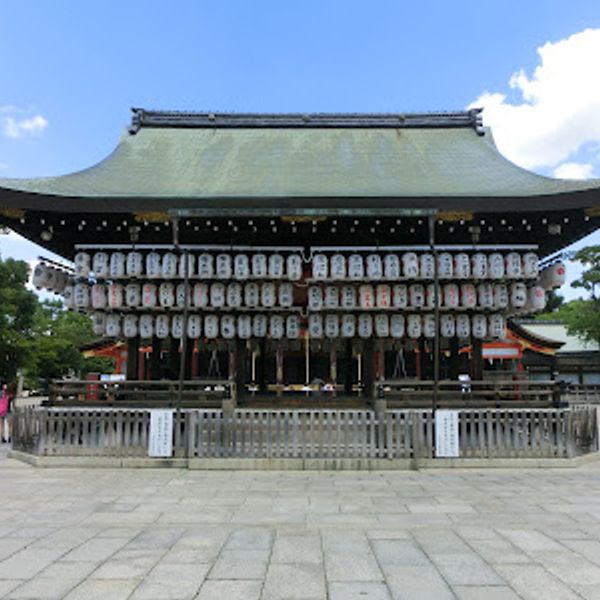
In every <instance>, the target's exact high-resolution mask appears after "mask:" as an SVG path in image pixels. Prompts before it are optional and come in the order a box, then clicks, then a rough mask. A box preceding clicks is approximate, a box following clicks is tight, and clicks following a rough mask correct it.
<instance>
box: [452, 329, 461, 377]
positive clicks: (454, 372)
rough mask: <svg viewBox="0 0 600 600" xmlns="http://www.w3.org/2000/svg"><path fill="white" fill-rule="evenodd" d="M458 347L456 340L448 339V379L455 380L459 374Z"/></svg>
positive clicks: (454, 338) (455, 338)
mask: <svg viewBox="0 0 600 600" xmlns="http://www.w3.org/2000/svg"><path fill="white" fill-rule="evenodd" d="M459 350H460V346H459V343H458V338H457V337H453V338H450V379H453V380H456V379H458V376H459V374H460V354H459Z"/></svg>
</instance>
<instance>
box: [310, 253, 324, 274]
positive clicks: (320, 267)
mask: <svg viewBox="0 0 600 600" xmlns="http://www.w3.org/2000/svg"><path fill="white" fill-rule="evenodd" d="M327 263H328V261H327V256H325V254H315V255H314V256H313V259H312V277H313V279H321V280H323V279H327V275H328V264H327Z"/></svg>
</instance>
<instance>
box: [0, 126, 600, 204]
mask: <svg viewBox="0 0 600 600" xmlns="http://www.w3.org/2000/svg"><path fill="white" fill-rule="evenodd" d="M335 123H338V122H337V121H336V122H335ZM342 124H343V121H342ZM482 133H483V135H481V134H480V133H478V131H477V130H476V129H475V128H473V127H466V126H453V125H452V124H450V125H446V126H435V125H433V126H425V127H414V128H410V127H406V128H403V127H400V126H399V127H393V126H381V127H378V126H374V127H373V126H362V127H361V126H348V127H340V126H339V125H338V126H335V125H333V126H330V127H326V126H320V127H310V126H307V127H298V126H288V127H285V126H274V125H271V126H258V125H257V126H254V127H253V126H237V127H231V126H229V127H225V126H217V125H215V126H210V125H206V124H202V125H193V124H191V125H190V124H188V125H185V126H182V125H180V126H169V125H168V124H167V125H162V126H158V125H154V126H153V125H143V124H142V126H140V127H139V128H138V129H135V130H131V131H130V132H129V133H127V134H125V136H124V137H123V139H122V140H121V142H120V143H119V145H118V146H117V148H116V149H115V150H114V152H113V153H112V154H110V155H109V156H108V157H107V158H106V159H105V160H103V161H101V162H100V163H99V164H97V165H95V166H93V167H91V168H89V169H86V170H84V171H80V172H77V173H73V174H70V175H64V176H60V177H49V178H38V179H0V204H2V188H4V189H5V190H7V191H10V190H15V191H21V192H27V193H32V194H42V195H47V196H64V197H76V198H136V199H140V198H165V199H177V198H181V199H202V198H211V199H219V198H223V199H226V198H247V199H251V198H267V199H268V198H300V197H302V198H383V197H385V198H408V197H412V198H427V197H433V198H438V197H439V198H452V197H455V198H456V197H466V198H479V197H527V196H540V195H555V194H563V193H572V192H576V191H580V190H589V189H594V188H600V180H587V181H569V180H557V179H550V178H547V177H541V176H539V175H535V174H533V173H530V172H528V171H526V170H524V169H521V168H519V167H517V166H515V165H514V164H512V163H511V162H509V161H508V160H506V159H505V158H504V157H503V156H502V155H501V154H500V153H499V152H498V150H497V148H496V146H495V144H494V142H493V138H492V135H491V133H490V131H489V130H484V131H483V132H482ZM440 204H441V205H442V206H443V204H442V203H440Z"/></svg>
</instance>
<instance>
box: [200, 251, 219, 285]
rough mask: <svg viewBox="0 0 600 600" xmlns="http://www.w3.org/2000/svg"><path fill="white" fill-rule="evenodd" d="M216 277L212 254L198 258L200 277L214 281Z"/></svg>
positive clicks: (205, 254) (204, 254)
mask: <svg viewBox="0 0 600 600" xmlns="http://www.w3.org/2000/svg"><path fill="white" fill-rule="evenodd" d="M214 276H215V259H214V258H213V256H212V254H208V253H206V252H205V253H203V254H201V255H200V256H199V257H198V277H199V278H200V279H212V278H213V277H214Z"/></svg>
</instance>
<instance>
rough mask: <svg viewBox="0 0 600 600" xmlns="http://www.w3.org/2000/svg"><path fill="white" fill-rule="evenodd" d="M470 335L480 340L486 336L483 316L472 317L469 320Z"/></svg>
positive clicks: (485, 323) (485, 324)
mask: <svg viewBox="0 0 600 600" xmlns="http://www.w3.org/2000/svg"><path fill="white" fill-rule="evenodd" d="M471 334H472V336H473V337H474V338H475V339H478V340H481V339H483V338H484V337H485V336H486V335H487V319H486V318H485V315H473V317H472V318H471Z"/></svg>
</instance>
